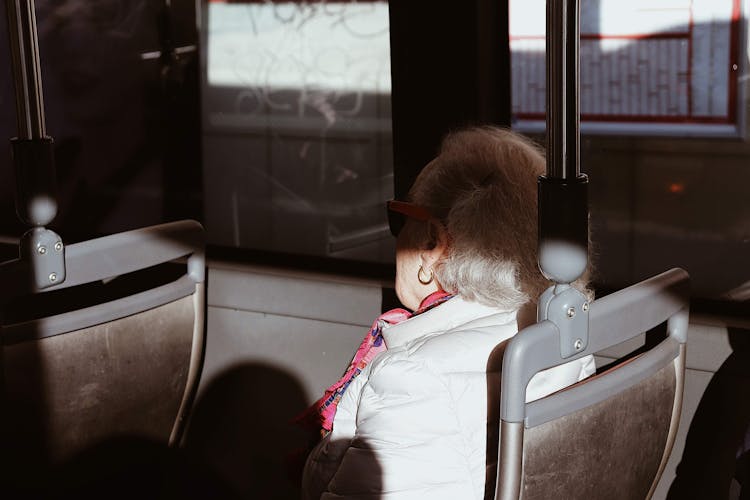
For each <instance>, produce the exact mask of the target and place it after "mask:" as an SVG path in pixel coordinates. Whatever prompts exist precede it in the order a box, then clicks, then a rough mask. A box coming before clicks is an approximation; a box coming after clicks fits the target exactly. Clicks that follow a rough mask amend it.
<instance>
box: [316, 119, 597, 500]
mask: <svg viewBox="0 0 750 500" xmlns="http://www.w3.org/2000/svg"><path fill="white" fill-rule="evenodd" d="M543 170H544V158H543V156H542V154H541V153H540V152H539V151H538V149H537V148H536V147H535V146H534V145H533V144H532V143H531V142H529V141H528V140H526V139H524V138H523V137H521V136H519V135H516V134H514V133H512V132H509V131H506V130H500V129H497V128H491V127H482V128H473V129H468V130H463V131H459V132H456V133H453V134H450V135H448V136H447V137H446V138H445V139H444V141H443V144H442V147H441V150H440V154H439V155H438V156H437V158H435V159H434V160H433V161H432V162H430V163H429V164H428V165H427V166H426V167H425V168H424V169H423V170H422V172H421V173H420V175H419V176H418V177H417V180H416V181H415V183H414V185H413V187H412V189H411V191H410V192H409V196H408V201H406V202H397V201H393V202H390V203H389V207H388V208H389V210H390V211H391V215H392V216H393V217H392V219H394V220H392V222H395V219H397V218H398V217H397V216H404V220H403V222H404V224H403V227H402V228H400V231H398V229H399V228H398V227H394V225H392V229H396V230H397V231H398V239H397V243H396V293H397V295H398V297H399V299H400V300H401V302H402V304H403V305H405V306H406V307H408V308H409V309H410V310H412V311H414V313H409V312H408V311H405V310H402V309H397V310H394V311H389V312H387V313H385V314H384V315H383V316H381V317H380V318H378V320H377V321H376V322H375V324H374V325H373V328H372V330H371V331H370V333H368V335H367V336H366V337H365V339H364V341H363V343H362V346H361V347H360V348H359V350H358V351H357V353H356V355H355V356H354V359H353V360H352V362H351V364H350V366H349V368H348V370H347V371H346V373H345V374H344V377H343V378H342V379H341V380H340V381H339V382H337V383H336V384H334V385H333V386H331V388H330V389H329V390H328V391H327V392H326V395H325V396H324V397H323V398H321V400H319V401H318V402H317V403H316V404H315V405H313V407H312V408H311V410H310V411H309V413H308V415H307V417H308V419H309V417H310V416H311V415H314V416H315V417H316V418H317V422H318V423H319V424H320V427H321V428H322V434H323V439H322V441H320V442H319V443H318V445H317V446H316V447H315V448H314V449H313V451H312V453H311V454H310V456H309V457H308V460H307V463H306V465H305V470H304V476H303V485H302V486H303V497H305V498H315V499H317V498H326V499H328V498H373V499H375V498H378V499H426V498H429V499H442V498H445V499H451V500H456V499H481V498H484V496H485V494H486V491H485V478H492V479H491V480H492V481H494V470H495V465H496V464H495V463H494V460H496V459H495V458H493V455H492V452H493V449H494V450H496V448H493V447H496V445H497V443H496V441H495V442H493V439H488V434H487V430H488V428H489V429H493V428H495V426H496V425H497V416H496V415H495V417H494V418H492V417H491V415H492V414H496V410H494V408H490V410H492V411H488V380H491V379H492V377H498V376H499V374H497V373H494V374H493V373H488V361H489V358H490V354H491V353H492V350H493V348H495V347H496V346H497V345H498V343H500V342H502V341H504V340H506V339H508V338H509V337H511V336H513V335H514V334H515V333H516V332H518V330H519V328H521V327H523V326H525V325H524V324H523V323H527V322H528V321H526V320H525V318H529V317H531V318H533V317H534V311H535V301H536V299H537V297H538V296H539V294H540V293H541V292H542V291H543V290H544V289H545V288H546V287H547V286H549V282H547V281H546V280H545V278H544V277H543V276H542V275H541V273H540V272H539V269H538V267H537V262H536V243H537V209H536V183H537V177H538V176H539V175H540V174H541V173H542V172H543ZM396 226H398V225H396ZM490 371H491V369H490ZM593 371H594V365H593V360H592V359H591V358H583V360H576V361H573V362H571V363H568V364H566V365H563V366H560V367H557V368H554V369H551V370H547V371H545V372H541V373H539V374H537V375H536V376H535V377H534V378H533V379H532V381H531V382H530V384H529V386H528V389H527V400H534V399H537V398H539V397H542V396H544V395H547V394H549V393H551V392H554V391H557V390H559V389H561V388H563V387H565V386H567V385H570V384H572V383H575V382H576V381H578V380H580V379H582V378H584V377H586V376H588V375H590V374H591V373H593ZM493 385H494V384H493ZM490 392H492V391H490ZM494 439H496V437H495V438H494ZM488 450H489V453H488ZM489 481H490V480H489V479H488V483H489ZM493 486H494V484H488V489H487V492H489V491H491V490H492V488H493Z"/></svg>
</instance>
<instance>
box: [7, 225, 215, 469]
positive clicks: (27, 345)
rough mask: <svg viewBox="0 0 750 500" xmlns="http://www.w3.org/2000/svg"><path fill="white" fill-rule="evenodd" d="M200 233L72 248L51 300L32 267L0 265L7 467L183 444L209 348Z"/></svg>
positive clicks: (169, 230) (165, 232)
mask: <svg viewBox="0 0 750 500" xmlns="http://www.w3.org/2000/svg"><path fill="white" fill-rule="evenodd" d="M202 235H203V230H202V228H201V226H200V224H198V223H197V222H193V221H181V222H175V223H170V224H163V225H160V226H154V227H150V228H145V229H140V230H135V231H130V232H127V233H121V234H117V235H112V236H107V237H104V238H98V239H95V240H91V241H87V242H83V243H77V244H74V245H70V246H68V247H67V248H66V250H65V252H66V255H65V260H66V268H67V269H66V280H65V282H63V283H60V284H59V285H58V286H55V287H51V288H49V289H47V290H45V291H44V292H43V293H36V292H35V291H33V290H30V289H28V287H27V283H28V281H27V280H24V272H25V264H24V263H23V262H21V261H11V262H6V263H4V264H2V265H0V278H1V279H3V284H4V287H5V288H4V291H3V292H2V294H1V295H0V298H2V300H3V303H4V307H5V310H4V321H3V324H2V329H0V333H2V339H3V366H2V368H3V377H4V383H3V385H4V391H3V414H4V422H3V427H4V430H5V431H6V432H5V436H4V437H5V438H6V439H5V448H4V454H5V456H6V458H7V457H9V456H12V457H14V458H13V460H12V462H14V463H17V464H24V465H23V466H25V467H28V465H29V464H34V465H39V466H44V465H53V464H56V463H60V462H62V461H65V460H66V459H68V458H70V457H72V456H73V455H75V454H77V453H79V452H83V451H84V450H87V449H88V448H90V447H92V446H95V445H97V444H99V443H102V442H105V441H106V440H108V439H113V438H116V437H122V436H128V437H136V438H139V439H140V438H143V439H148V440H149V441H150V442H156V443H163V444H164V445H167V444H170V445H171V444H174V443H176V442H177V441H178V440H179V437H180V432H181V430H182V423H183V420H184V417H185V414H186V411H187V408H188V406H189V404H190V401H191V399H192V397H193V395H194V392H195V389H196V387H197V381H198V377H199V371H200V363H201V358H202V352H203V345H204V323H205V320H204V318H205V290H204V275H205V262H204V257H203V236H202ZM13 280H16V283H17V285H16V286H14V285H12V284H11V283H10V282H11V281H13ZM19 466H20V465H19Z"/></svg>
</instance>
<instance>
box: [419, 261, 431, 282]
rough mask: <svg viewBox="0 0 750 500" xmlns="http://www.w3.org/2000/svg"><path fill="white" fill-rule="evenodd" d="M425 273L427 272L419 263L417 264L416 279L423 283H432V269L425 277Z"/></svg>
mask: <svg viewBox="0 0 750 500" xmlns="http://www.w3.org/2000/svg"><path fill="white" fill-rule="evenodd" d="M426 274H427V272H426V271H425V270H424V268H423V267H422V265H421V264H420V265H419V271H417V279H418V280H419V282H420V283H422V284H423V285H429V284H430V283H432V278H433V274H432V269H430V275H429V276H427V277H426V278H425V277H424V276H425V275H426Z"/></svg>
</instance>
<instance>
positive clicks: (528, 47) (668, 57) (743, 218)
mask: <svg viewBox="0 0 750 500" xmlns="http://www.w3.org/2000/svg"><path fill="white" fill-rule="evenodd" d="M537 4H538V5H537ZM543 4H544V2H543V1H542V0H539V1H538V2H537V1H536V0H535V1H528V0H524V1H520V0H513V1H511V27H510V31H511V50H512V81H513V106H514V113H515V122H514V123H515V125H514V126H515V127H516V128H517V129H519V130H521V131H525V132H527V133H531V134H535V133H536V134H538V135H536V137H537V138H538V139H539V140H540V141H543V140H544V137H543V135H542V134H543V129H544V123H543V117H544V115H543V112H544V91H545V89H544V40H543V37H542V38H540V33H542V34H543V32H544V24H543V23H544V19H543V18H542V19H541V21H540V19H539V18H540V12H544V6H543ZM746 8H747V6H746V5H745V4H744V3H741V2H740V1H739V0H692V1H690V0H658V1H656V0H648V1H646V0H642V1H641V0H639V1H633V2H619V1H616V0H582V2H581V15H582V23H581V24H582V26H581V30H582V41H581V87H580V99H581V111H582V138H581V169H582V170H583V171H584V172H586V173H588V175H589V177H590V182H591V184H590V191H589V198H590V200H589V201H590V209H591V230H592V237H593V241H594V246H593V259H594V266H595V270H596V271H595V280H596V282H597V283H598V284H599V285H600V286H601V287H602V288H604V289H615V288H619V287H622V286H625V285H627V284H630V283H633V282H635V281H638V280H640V279H643V278H645V277H647V276H650V275H653V274H657V273H659V272H661V271H664V270H666V269H668V268H671V267H675V266H680V267H683V268H685V269H686V270H687V271H688V272H689V273H690V274H691V277H692V287H693V294H694V296H696V297H700V298H710V299H720V300H722V301H738V302H745V301H750V259H749V258H748V256H750V202H748V199H750V198H749V197H750V187H749V186H750V145H748V133H747V130H746V126H745V124H746V118H747V117H746V114H747V109H748V106H747V101H746V99H747V97H746V96H747V93H746V88H745V86H746V80H747V78H746V75H747V68H748V49H747V39H746V36H745V33H746V31H747V16H746ZM540 22H541V23H542V24H541V27H540V25H539V23H540ZM540 30H541V31H540Z"/></svg>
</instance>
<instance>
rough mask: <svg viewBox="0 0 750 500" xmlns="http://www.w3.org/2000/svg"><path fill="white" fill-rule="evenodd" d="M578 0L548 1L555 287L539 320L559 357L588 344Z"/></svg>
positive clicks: (545, 181) (545, 200) (544, 182)
mask: <svg viewBox="0 0 750 500" xmlns="http://www.w3.org/2000/svg"><path fill="white" fill-rule="evenodd" d="M579 11H580V3H579V0H547V175H546V176H542V177H540V178H539V269H540V270H541V271H542V273H543V274H544V275H545V276H546V277H547V279H549V280H550V281H553V282H554V283H555V285H553V286H552V287H550V288H548V289H547V290H546V291H545V292H544V293H543V294H542V296H541V297H539V303H538V305H537V319H538V320H539V321H545V320H547V321H551V322H552V323H553V324H554V325H555V326H556V327H557V328H558V331H559V334H560V355H561V356H562V357H563V358H569V357H571V356H573V355H575V354H576V353H577V352H580V351H582V350H583V349H585V348H586V345H587V344H588V310H589V309H588V299H587V297H586V296H585V295H583V293H581V292H580V291H579V290H578V289H576V288H575V287H573V286H571V283H573V282H574V281H575V280H577V279H578V278H580V277H581V275H583V273H584V272H585V271H586V267H587V265H588V194H587V193H588V191H587V189H588V178H587V177H586V175H583V174H581V173H580V163H579V154H580V139H579V132H580V130H579V129H580V127H579V122H580V116H579V115H580V110H579V104H578V103H579V100H578V84H579V78H578V73H579V71H578V68H579V63H578V46H579V33H580V29H579V17H580V12H579Z"/></svg>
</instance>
